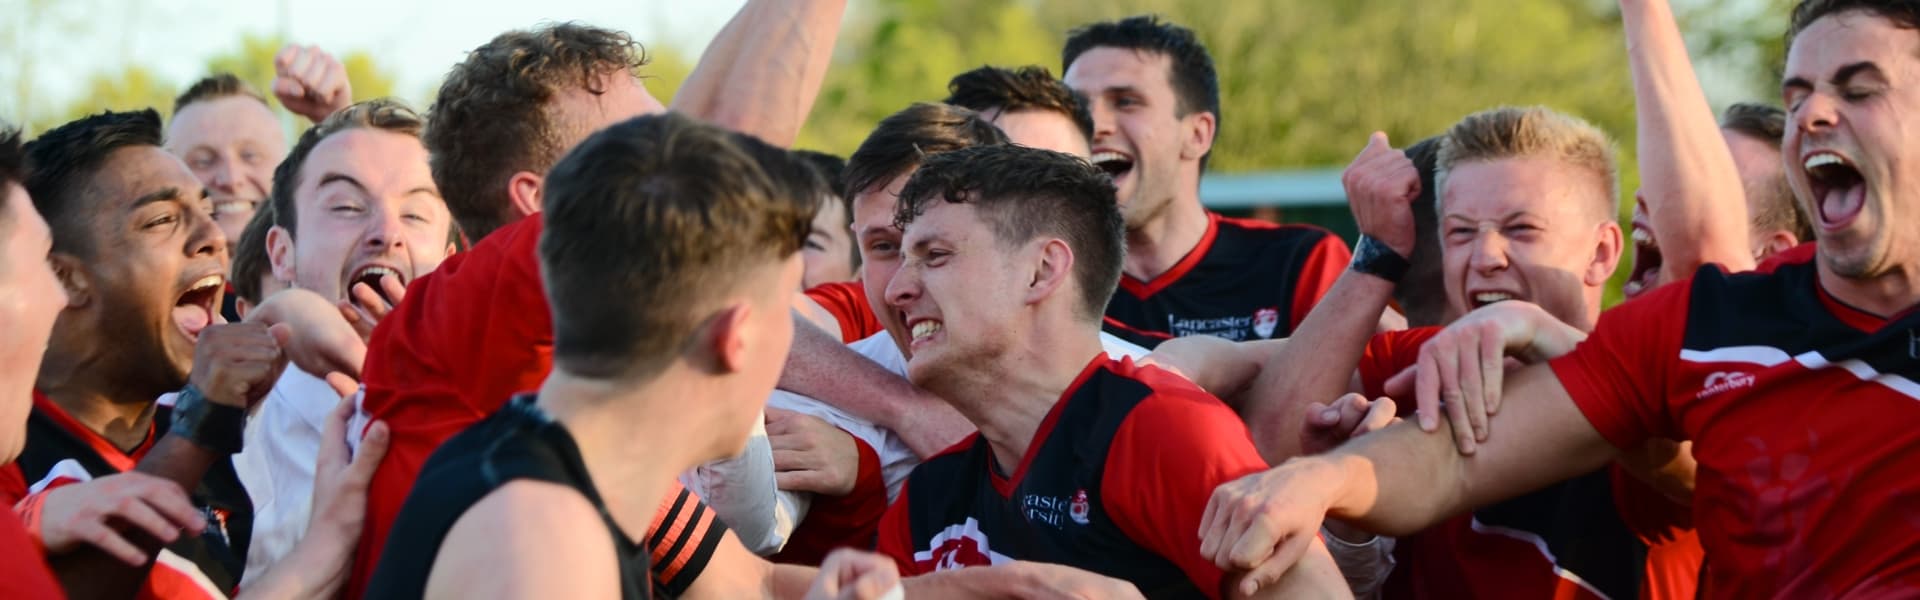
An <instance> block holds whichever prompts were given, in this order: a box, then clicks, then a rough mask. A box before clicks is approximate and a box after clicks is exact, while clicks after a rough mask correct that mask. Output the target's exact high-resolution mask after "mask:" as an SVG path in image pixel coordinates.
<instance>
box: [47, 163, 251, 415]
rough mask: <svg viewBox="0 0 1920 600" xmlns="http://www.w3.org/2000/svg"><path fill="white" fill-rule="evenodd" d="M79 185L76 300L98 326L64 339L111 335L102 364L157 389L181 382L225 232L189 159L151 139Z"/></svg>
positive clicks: (216, 278)
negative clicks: (84, 226) (83, 222)
mask: <svg viewBox="0 0 1920 600" xmlns="http://www.w3.org/2000/svg"><path fill="white" fill-rule="evenodd" d="M82 193H84V194H86V195H87V196H88V197H89V199H90V200H89V201H88V202H87V203H86V205H85V206H84V208H82V210H88V211H90V213H91V215H90V219H89V221H90V227H89V232H90V233H91V234H92V235H91V236H90V237H91V239H90V240H88V241H87V242H88V245H89V246H90V247H91V248H92V249H93V253H92V256H90V257H86V258H84V259H78V260H76V262H77V263H78V265H79V266H78V267H77V269H78V271H79V272H80V273H81V275H82V277H84V279H85V284H86V285H87V286H88V290H87V292H86V295H87V302H86V305H85V306H84V307H81V308H83V309H84V310H85V311H86V312H87V313H89V316H90V317H91V320H93V321H94V322H95V323H98V326H99V329H98V330H96V331H73V332H70V333H65V334H62V337H66V336H67V335H75V336H82V337H87V338H89V339H94V340H114V342H115V344H114V346H113V348H115V349H116V350H117V352H116V353H115V354H114V355H113V356H112V357H111V358H110V359H109V360H111V361H113V362H114V363H115V364H114V365H112V366H111V367H105V368H110V369H113V370H114V373H115V376H116V377H120V378H126V379H129V380H135V381H138V382H140V383H141V384H144V385H147V386H152V388H153V389H157V390H159V391H166V390H168V389H173V388H178V387H180V386H182V385H185V384H186V380H187V372H188V371H190V370H192V367H193V347H194V344H195V342H196V341H197V340H198V339H199V336H200V331H201V330H203V329H206V327H207V326H208V325H209V324H212V323H215V322H216V321H217V319H218V315H219V314H220V300H221V296H222V294H223V293H224V287H225V283H226V272H227V239H226V236H225V235H222V234H221V233H220V228H219V227H218V226H216V225H215V224H214V222H213V207H212V202H211V201H210V200H208V199H207V198H206V197H205V195H204V193H203V191H202V188H201V187H200V182H199V181H198V180H196V179H195V178H194V177H193V173H192V172H190V171H188V170H187V166H186V165H185V164H183V163H181V162H180V160H179V159H177V158H174V157H173V155H171V154H167V153H166V152H164V151H162V150H161V149H159V148H156V147H152V146H133V147H126V148H121V149H119V150H117V151H115V152H114V153H113V154H111V155H109V156H108V157H107V160H106V162H105V163H104V164H103V165H102V166H101V168H100V170H99V171H98V172H97V173H96V174H95V175H94V177H93V180H92V182H91V184H90V185H89V187H88V189H87V190H85V191H83V192H82ZM66 317H67V315H66V314H62V317H61V325H60V326H59V327H56V331H60V330H64V329H65V328H66V324H67V321H66ZM156 393H158V392H156Z"/></svg>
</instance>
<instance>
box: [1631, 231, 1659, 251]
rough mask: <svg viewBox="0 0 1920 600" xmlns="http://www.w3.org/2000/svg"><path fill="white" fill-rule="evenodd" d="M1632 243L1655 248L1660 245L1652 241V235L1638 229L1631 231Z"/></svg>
mask: <svg viewBox="0 0 1920 600" xmlns="http://www.w3.org/2000/svg"><path fill="white" fill-rule="evenodd" d="M1633 243H1635V244H1639V245H1642V246H1652V247H1655V248H1658V247H1660V244H1659V243H1658V242H1655V241H1654V240H1653V234H1652V233H1648V232H1647V230H1645V229H1640V228H1634V230H1633Z"/></svg>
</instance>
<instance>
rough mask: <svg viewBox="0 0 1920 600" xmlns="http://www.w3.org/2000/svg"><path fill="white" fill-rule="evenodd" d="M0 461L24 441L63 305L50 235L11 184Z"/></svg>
mask: <svg viewBox="0 0 1920 600" xmlns="http://www.w3.org/2000/svg"><path fill="white" fill-rule="evenodd" d="M0 194H4V195H5V198H6V206H5V207H4V208H0V212H4V214H0V236H5V237H4V241H0V248H4V249H0V322H5V323H7V326H6V327H5V328H0V385H4V386H5V388H4V389H0V463H10V462H13V459H14V458H16V457H18V456H20V449H21V448H23V447H24V446H25V445H26V440H27V433H26V426H27V414H28V413H29V412H31V411H32V409H33V382H34V379H36V378H37V377H38V375H39V372H40V359H41V357H42V356H44V355H45V354H46V352H47V339H48V337H49V336H50V335H52V333H53V321H54V319H55V318H56V317H58V316H59V315H60V309H62V308H66V306H67V291H66V289H65V288H63V287H61V286H60V280H59V279H56V278H55V277H54V275H53V268H52V267H50V266H49V265H48V264H47V254H48V251H49V250H51V249H52V247H53V236H52V235H51V233H49V232H48V231H47V222H46V221H45V220H43V219H41V218H40V213H38V212H35V211H34V210H33V201H32V200H30V199H28V198H27V190H26V189H24V188H22V187H20V185H19V184H17V183H8V184H6V187H5V189H0Z"/></svg>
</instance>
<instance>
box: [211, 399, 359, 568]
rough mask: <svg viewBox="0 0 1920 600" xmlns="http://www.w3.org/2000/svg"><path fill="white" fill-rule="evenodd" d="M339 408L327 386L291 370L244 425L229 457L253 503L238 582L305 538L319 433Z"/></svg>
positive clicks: (278, 557) (285, 552)
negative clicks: (249, 537)
mask: <svg viewBox="0 0 1920 600" xmlns="http://www.w3.org/2000/svg"><path fill="white" fill-rule="evenodd" d="M339 402H340V394H339V393H338V392H335V391H334V390H333V386H331V385H328V384H327V382H326V380H324V379H321V378H319V377H315V376H313V375H311V374H308V373H307V372H305V371H302V370H300V368H299V367H295V366H291V365H289V366H288V367H287V370H286V372H284V373H281V374H280V380H279V381H277V382H274V384H273V391H271V392H268V393H267V397H266V399H265V400H262V401H261V402H260V406H258V407H257V408H255V409H254V413H253V416H252V417H251V418H249V419H247V428H246V437H245V445H244V449H243V450H241V451H240V453H239V454H235V455H233V470H234V471H235V472H236V473H238V474H239V476H240V484H241V485H244V486H246V488H247V495H248V496H251V497H252V498H253V539H252V541H251V542H250V543H249V545H248V546H247V570H246V573H245V574H244V575H243V576H241V580H242V581H249V580H252V579H253V578H255V577H257V576H259V575H260V573H261V572H262V571H265V570H266V568H267V567H270V566H273V563H275V562H278V561H279V560H280V559H281V558H282V557H284V556H286V555H287V553H288V552H292V551H293V546H294V544H295V543H298V542H299V541H300V538H301V536H303V535H305V534H306V531H307V516H308V514H309V513H311V512H312V510H313V478H314V465H315V463H316V462H317V461H319V460H320V432H322V431H325V430H326V426H327V416H328V414H330V413H331V412H332V411H333V407H334V406H336V405H338V404H339Z"/></svg>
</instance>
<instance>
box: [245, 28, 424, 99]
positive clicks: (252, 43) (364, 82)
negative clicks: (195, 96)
mask: <svg viewBox="0 0 1920 600" xmlns="http://www.w3.org/2000/svg"><path fill="white" fill-rule="evenodd" d="M286 45H287V42H286V40H285V39H284V38H280V37H278V36H261V35H252V34H248V35H243V36H241V37H240V47H239V48H236V49H234V50H232V51H230V52H227V53H225V54H221V55H218V56H215V57H213V58H212V59H210V60H208V61H207V73H209V74H212V73H233V74H234V75H236V76H238V77H239V78H240V79H241V80H244V81H246V82H247V83H248V84H251V85H253V87H254V89H257V90H260V92H261V93H262V94H266V95H268V96H269V97H270V98H269V104H272V105H274V106H275V107H278V106H279V102H278V101H276V100H272V99H271V96H272V94H273V57H274V55H276V54H279V53H280V49H281V48H284V47H286ZM324 49H325V50H326V51H328V52H331V53H333V54H334V56H335V57H337V58H339V59H340V64H341V66H343V67H346V69H347V80H348V81H350V82H352V83H353V100H354V101H355V102H359V101H362V100H372V99H374V98H381V97H385V96H391V95H393V82H394V76H393V74H392V73H390V72H387V71H385V70H383V69H381V68H380V67H379V65H378V64H377V63H375V61H374V58H373V55H372V54H369V53H367V52H366V51H364V50H353V51H347V52H345V53H342V51H341V49H338V48H324Z"/></svg>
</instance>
